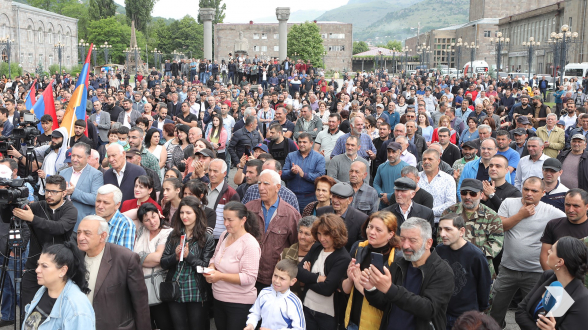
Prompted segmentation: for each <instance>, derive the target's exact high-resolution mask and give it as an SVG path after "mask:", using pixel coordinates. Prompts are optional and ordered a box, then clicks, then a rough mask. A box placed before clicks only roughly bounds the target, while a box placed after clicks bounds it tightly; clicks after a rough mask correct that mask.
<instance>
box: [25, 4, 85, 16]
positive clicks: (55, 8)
mask: <svg viewBox="0 0 588 330" xmlns="http://www.w3.org/2000/svg"><path fill="white" fill-rule="evenodd" d="M28 4H29V5H31V6H33V7H37V8H41V9H44V10H47V11H51V12H54V13H57V14H59V15H64V13H63V9H64V7H67V6H70V5H72V4H80V3H79V2H77V0H28Z"/></svg>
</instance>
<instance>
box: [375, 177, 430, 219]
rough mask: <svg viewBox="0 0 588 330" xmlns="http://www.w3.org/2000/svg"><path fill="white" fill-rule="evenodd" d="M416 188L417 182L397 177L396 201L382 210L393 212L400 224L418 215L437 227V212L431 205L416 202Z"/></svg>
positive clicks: (395, 184) (395, 186)
mask: <svg viewBox="0 0 588 330" xmlns="http://www.w3.org/2000/svg"><path fill="white" fill-rule="evenodd" d="M413 168H414V167H413ZM416 189H417V184H416V183H415V182H414V181H413V180H411V179H409V178H408V177H402V178H399V179H397V180H396V181H394V197H395V200H394V201H395V203H394V204H392V205H390V206H388V207H387V208H385V209H383V210H382V211H389V212H392V213H393V214H394V215H395V216H396V220H397V223H398V225H399V226H400V225H402V223H403V222H404V221H406V220H407V219H409V218H413V217H417V218H421V219H425V220H427V221H428V222H429V224H430V225H431V228H432V229H433V228H435V214H433V210H432V209H430V208H429V207H426V206H424V205H421V204H418V203H416V202H414V197H415V193H416Z"/></svg>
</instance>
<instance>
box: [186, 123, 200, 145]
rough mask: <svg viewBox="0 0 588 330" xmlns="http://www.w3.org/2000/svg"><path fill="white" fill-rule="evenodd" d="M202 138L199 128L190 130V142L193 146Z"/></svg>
mask: <svg viewBox="0 0 588 330" xmlns="http://www.w3.org/2000/svg"><path fill="white" fill-rule="evenodd" d="M201 138H202V130H201V129H200V128H199V127H192V128H190V130H189V131H188V141H190V143H191V144H194V143H196V141H198V140H199V139H201Z"/></svg>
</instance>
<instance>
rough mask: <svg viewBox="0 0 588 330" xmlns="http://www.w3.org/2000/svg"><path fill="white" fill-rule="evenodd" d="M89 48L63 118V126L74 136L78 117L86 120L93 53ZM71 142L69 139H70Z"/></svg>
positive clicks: (69, 134)
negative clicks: (91, 56)
mask: <svg viewBox="0 0 588 330" xmlns="http://www.w3.org/2000/svg"><path fill="white" fill-rule="evenodd" d="M93 46H94V45H93V44H92V45H90V49H89V50H88V56H86V62H85V63H84V67H83V68H82V72H81V73H80V79H78V81H77V83H76V88H75V90H74V92H73V93H72V95H71V99H70V100H69V104H68V105H67V109H66V110H65V114H64V115H63V120H62V121H61V127H63V128H65V129H66V130H67V134H68V136H73V129H74V123H75V122H76V120H78V119H83V120H86V124H87V122H88V121H87V119H86V101H87V98H88V77H89V75H90V55H91V54H92V47H93ZM86 136H88V130H86ZM68 142H69V141H68Z"/></svg>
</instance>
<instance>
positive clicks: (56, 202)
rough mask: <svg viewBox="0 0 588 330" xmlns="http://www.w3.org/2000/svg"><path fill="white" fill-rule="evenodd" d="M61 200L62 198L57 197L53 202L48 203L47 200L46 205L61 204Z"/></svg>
mask: <svg viewBox="0 0 588 330" xmlns="http://www.w3.org/2000/svg"><path fill="white" fill-rule="evenodd" d="M61 202H62V200H61V199H57V200H56V201H55V202H53V203H49V202H47V205H49V206H57V205H59V204H61Z"/></svg>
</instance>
